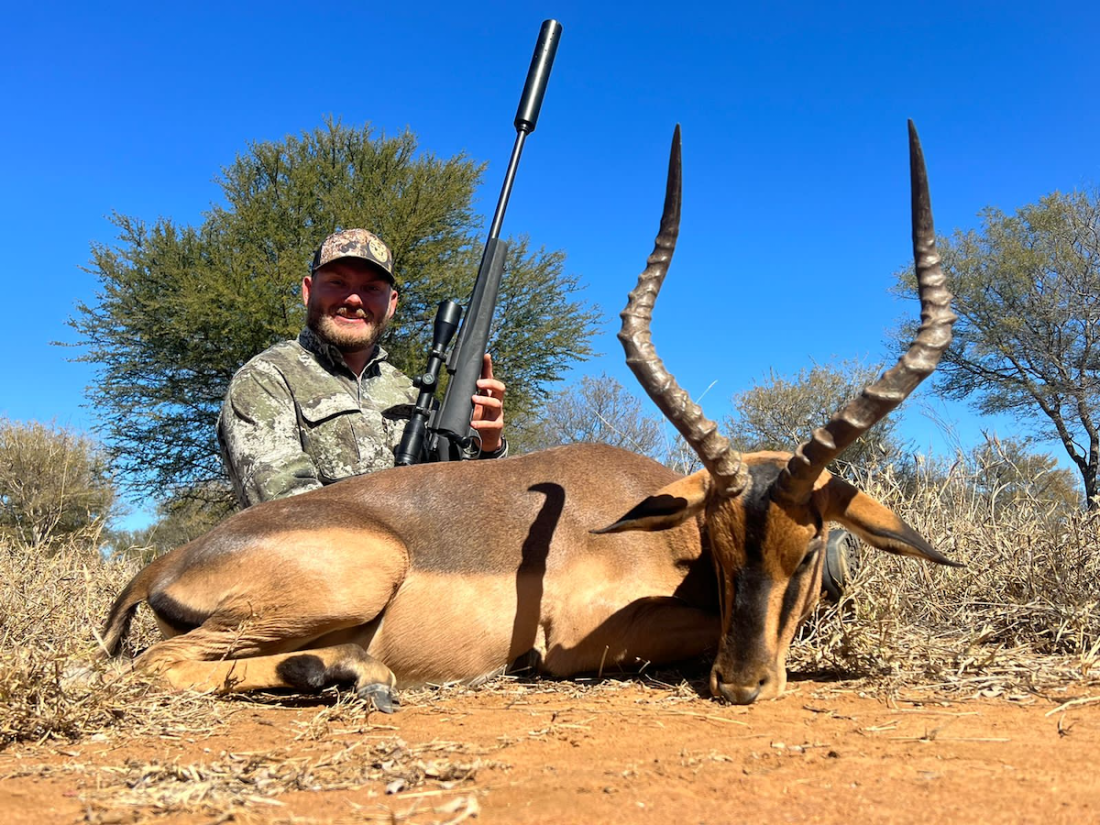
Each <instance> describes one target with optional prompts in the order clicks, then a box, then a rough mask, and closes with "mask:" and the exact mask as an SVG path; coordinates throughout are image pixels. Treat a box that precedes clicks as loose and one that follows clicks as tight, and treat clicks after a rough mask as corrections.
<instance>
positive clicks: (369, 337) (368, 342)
mask: <svg viewBox="0 0 1100 825" xmlns="http://www.w3.org/2000/svg"><path fill="white" fill-rule="evenodd" d="M338 314H339V313H338ZM346 317H349V318H364V319H367V318H368V316H367V314H366V313H365V312H363V311H362V310H359V311H358V312H356V311H355V310H346ZM389 323H390V320H389V318H383V319H382V320H381V321H380V322H379V321H369V320H368V321H367V323H365V324H363V325H362V326H361V327H359V328H357V329H349V328H348V327H343V326H340V325H338V324H337V322H336V321H334V320H333V319H332V316H331V315H329V314H328V313H326V312H325V311H324V310H322V309H321V308H320V307H318V306H311V307H309V308H308V311H307V313H306V326H308V327H309V328H310V329H311V330H313V332H314V334H315V335H316V336H317V337H318V338H320V339H321V340H322V341H324V342H325V343H327V344H332V346H334V347H336V348H337V349H338V350H340V351H341V352H359V351H361V350H366V349H373V348H374V345H375V344H376V343H378V339H379V338H381V337H382V333H384V332H385V331H386V327H388V326H389Z"/></svg>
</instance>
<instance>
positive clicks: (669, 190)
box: [619, 125, 748, 495]
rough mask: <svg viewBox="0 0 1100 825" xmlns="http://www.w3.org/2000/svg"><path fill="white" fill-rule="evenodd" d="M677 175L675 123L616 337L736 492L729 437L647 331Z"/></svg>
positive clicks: (671, 225)
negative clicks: (641, 259)
mask: <svg viewBox="0 0 1100 825" xmlns="http://www.w3.org/2000/svg"><path fill="white" fill-rule="evenodd" d="M680 178H681V172H680V126H679V125H677V126H676V131H675V132H674V133H673V135H672V150H671V152H670V153H669V158H668V184H667V186H666V188H665V207H664V214H662V216H661V229H660V231H659V232H658V233H657V240H656V241H655V242H654V245H653V253H652V254H651V255H650V256H649V258H648V259H647V261H646V268H645V269H644V270H643V271H642V274H641V275H639V276H638V285H637V286H636V287H634V290H633V291H632V292H631V293H630V297H629V298H628V299H627V302H626V309H624V310H623V311H622V312H621V313H620V314H619V317H620V318H622V319H623V325H622V329H621V330H620V331H619V340H620V341H621V342H622V344H623V349H624V350H625V351H626V363H627V364H628V365H629V366H630V369H631V370H633V371H634V375H635V376H637V378H638V381H639V383H640V384H641V385H642V387H643V388H644V389H645V391H646V392H647V393H648V394H649V397H650V398H652V399H653V402H654V403H655V404H656V405H657V406H658V407H659V408H660V410H661V412H663V413H664V414H665V417H666V418H668V420H669V421H671V422H672V425H673V426H674V427H676V429H677V430H679V431H680V434H681V435H682V436H683V437H684V439H685V440H686V441H687V443H688V444H689V445H690V446H691V448H692V449H693V450H694V451H695V452H696V454H698V456H699V458H700V460H701V461H702V462H703V466H704V467H706V468H707V470H708V471H709V472H710V474H711V476H712V477H713V479H714V482H715V485H716V487H717V489H718V490H719V491H720V492H723V493H725V494H727V495H737V494H738V493H740V492H741V491H742V490H743V489H744V488H745V486H746V484H747V483H748V475H747V473H746V472H745V469H744V467H743V466H742V464H741V455H740V454H739V453H738V452H737V451H736V450H734V449H733V448H732V447H730V443H729V441H727V440H726V439H725V437H723V436H722V435H721V434H720V433H719V432H718V427H717V425H715V424H714V422H712V421H709V420H708V419H707V418H706V417H705V416H704V415H703V410H702V409H701V408H700V407H699V405H698V404H696V403H695V402H694V401H692V400H691V396H690V395H688V394H687V393H686V392H684V390H683V389H681V388H680V385H679V384H677V383H676V379H675V378H673V377H672V375H671V374H670V373H669V372H668V371H667V370H666V369H665V365H664V364H663V363H661V359H660V358H659V357H658V356H657V351H656V350H655V349H654V347H653V341H652V337H651V336H650V332H649V324H650V321H651V320H652V319H653V305H654V304H655V303H656V301H657V293H659V292H660V291H661V284H662V283H663V282H664V279H665V275H666V274H667V273H668V265H669V262H670V261H671V260H672V253H673V251H674V250H675V249H676V236H677V235H678V234H679V233H680Z"/></svg>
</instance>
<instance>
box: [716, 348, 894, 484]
mask: <svg viewBox="0 0 1100 825" xmlns="http://www.w3.org/2000/svg"><path fill="white" fill-rule="evenodd" d="M879 372H880V368H879V367H878V366H866V365H864V364H861V363H859V362H855V361H844V362H841V363H839V364H815V365H814V366H813V367H812V368H810V369H803V370H801V371H800V372H799V373H798V374H797V375H794V376H782V375H779V374H777V373H776V372H775V371H774V370H773V371H772V372H770V373H769V375H768V377H767V379H765V380H763V381H760V382H758V383H757V384H756V385H754V386H753V387H750V388H749V389H747V390H745V391H743V392H740V393H737V394H736V395H734V396H733V398H732V399H731V404H732V406H733V414H732V415H730V416H728V417H727V418H726V419H725V420H724V422H723V424H724V428H725V429H726V430H727V431H729V432H730V433H731V436H730V440H731V442H732V443H733V444H734V446H735V447H736V448H737V449H739V450H743V451H745V452H749V451H753V450H782V451H784V452H791V451H793V450H794V448H795V447H797V446H798V445H799V444H801V443H802V442H803V441H805V440H806V439H807V438H809V437H810V433H811V432H813V430H814V429H815V428H817V427H821V426H824V424H825V423H826V422H827V421H829V419H830V418H832V416H833V414H834V413H836V412H837V411H838V410H839V409H841V408H842V407H843V406H844V405H845V404H846V403H847V402H848V401H850V400H851V399H852V398H854V397H855V396H856V395H858V394H859V392H860V391H861V390H862V389H863V388H864V387H866V386H867V385H868V384H870V383H871V382H872V381H874V380H875V379H876V378H877V377H878V374H879ZM899 420H900V419H899V417H898V416H897V414H896V413H895V414H894V415H892V416H891V417H889V418H885V419H883V420H882V421H880V422H879V423H878V424H876V425H875V426H874V427H873V428H872V429H871V430H869V431H868V432H866V433H864V434H863V435H861V436H860V437H859V438H858V439H856V441H855V443H854V444H852V446H850V447H849V448H848V449H847V450H845V451H844V454H843V456H842V457H841V458H838V459H837V461H836V462H834V465H835V466H830V469H831V470H835V471H838V472H841V473H844V472H845V471H846V470H847V468H848V467H866V466H877V465H880V464H882V463H884V462H889V461H891V460H893V458H895V457H896V456H897V454H898V452H899V450H900V447H899V444H898V441H897V437H896V435H895V428H896V427H897V424H898V421H899Z"/></svg>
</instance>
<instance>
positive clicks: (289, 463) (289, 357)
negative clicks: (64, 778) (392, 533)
mask: <svg viewBox="0 0 1100 825" xmlns="http://www.w3.org/2000/svg"><path fill="white" fill-rule="evenodd" d="M416 395H417V391H416V389H415V388H414V387H413V385H412V381H410V380H409V378H408V377H407V376H405V375H404V374H403V373H401V372H400V371H399V370H398V369H397V368H396V367H394V366H393V365H392V364H390V363H389V361H388V360H387V355H386V351H385V350H383V349H382V348H381V347H378V348H377V351H376V352H375V354H374V356H373V357H372V358H371V360H370V361H369V362H368V363H367V366H366V368H365V369H364V370H363V374H362V375H361V376H358V377H357V376H356V375H355V373H353V372H352V370H351V369H350V368H349V367H348V365H347V364H346V363H345V361H344V358H343V355H341V353H340V351H339V350H338V349H337V348H336V347H333V346H331V345H329V344H326V343H325V342H323V341H321V340H320V339H318V338H317V336H316V335H314V334H313V332H312V331H311V330H309V329H308V328H307V329H304V330H302V333H301V335H299V336H298V339H297V340H295V341H283V342H282V343H279V344H276V345H275V346H273V347H270V348H269V349H267V350H265V351H264V352H261V353H260V354H259V355H257V356H256V357H255V358H253V359H252V360H251V361H249V362H248V363H247V364H245V365H244V366H243V367H241V369H240V370H239V371H238V372H237V374H236V375H234V376H233V380H232V381H231V382H230V384H229V391H228V392H227V393H226V396H225V402H224V404H223V405H222V411H221V415H220V416H219V417H218V442H219V443H220V445H221V449H222V457H223V458H224V460H225V465H226V469H227V470H228V471H229V477H230V479H231V480H232V482H233V488H234V489H235V490H236V493H237V499H238V501H239V502H240V504H241V506H242V507H248V506H249V505H251V504H255V503H257V502H259V501H267V500H269V499H275V498H283V497H285V496H291V495H295V494H296V493H304V492H306V491H307V490H312V489H314V488H316V487H321V486H322V485H325V484H331V483H332V482H334V481H339V480H340V479H342V478H347V477H348V476H353V475H360V474H363V473H370V472H374V471H375V470H382V469H386V468H388V467H392V466H393V462H394V449H395V448H396V447H397V445H398V444H399V443H400V441H401V435H402V433H403V432H404V429H405V422H406V421H407V420H408V419H409V417H410V415H411V414H412V408H413V404H414V403H415V401H416Z"/></svg>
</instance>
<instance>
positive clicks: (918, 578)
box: [797, 463, 1100, 695]
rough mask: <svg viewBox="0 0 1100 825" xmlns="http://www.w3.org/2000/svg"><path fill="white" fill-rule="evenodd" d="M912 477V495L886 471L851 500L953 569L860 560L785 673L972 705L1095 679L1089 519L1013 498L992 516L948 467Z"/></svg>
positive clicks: (1095, 594)
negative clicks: (805, 672)
mask: <svg viewBox="0 0 1100 825" xmlns="http://www.w3.org/2000/svg"><path fill="white" fill-rule="evenodd" d="M975 472H980V470H979V471H975ZM924 475H925V477H924V478H920V479H918V483H917V484H916V485H913V484H912V483H911V482H910V483H909V484H908V485H906V486H907V487H909V488H914V487H915V489H916V490H917V491H918V492H917V493H916V494H912V493H910V494H905V493H904V492H903V489H902V484H901V483H900V482H899V481H898V479H897V478H896V477H895V476H894V474H893V473H892V472H891V470H890V469H889V468H888V469H887V470H886V471H885V472H883V473H879V474H875V475H870V476H869V477H867V478H864V479H863V480H862V483H861V485H860V486H861V487H862V488H863V489H864V490H866V491H867V492H869V493H871V494H872V495H875V496H876V497H877V498H879V499H880V500H882V501H884V502H887V503H888V504H890V505H891V506H892V507H894V508H895V510H896V512H898V514H899V515H901V516H902V518H904V519H905V520H906V521H907V522H908V523H909V524H910V525H912V526H913V527H914V528H916V529H917V531H918V532H920V533H921V534H922V535H923V536H925V537H926V538H927V539H928V540H929V541H930V542H931V544H932V545H933V546H934V547H936V548H937V549H939V550H941V551H942V552H944V553H945V554H946V555H948V556H949V557H951V558H952V559H953V560H955V561H960V562H963V563H964V564H966V568H965V569H948V568H945V567H938V566H934V565H927V564H921V563H917V562H914V561H913V560H911V559H902V558H892V557H889V556H887V555H885V554H882V553H878V552H877V551H874V550H871V549H867V548H864V549H863V550H862V551H861V554H860V558H859V559H857V572H856V576H855V580H854V582H853V584H852V586H851V587H850V588H849V589H848V591H847V593H846V599H845V603H844V604H842V605H840V606H839V607H838V608H836V609H833V610H830V611H826V612H825V613H823V614H822V615H819V616H818V617H816V619H815V621H814V622H813V623H812V625H811V627H810V628H808V630H809V632H811V633H812V634H813V636H814V643H813V644H812V645H806V646H802V647H800V648H799V649H798V651H797V662H798V663H800V664H801V665H802V666H804V667H809V668H834V669H839V670H841V671H845V672H849V673H855V674H861V675H867V676H874V677H876V678H877V680H878V681H879V682H880V683H881V684H882V685H886V686H891V687H896V686H899V685H904V684H910V685H919V686H922V687H933V688H937V689H941V690H945V691H951V692H959V691H961V692H965V693H971V694H972V693H982V694H984V695H1000V694H1004V693H1020V692H1029V691H1042V690H1044V689H1046V688H1047V687H1049V686H1051V685H1054V684H1064V683H1065V682H1067V681H1077V680H1090V679H1091V678H1094V677H1097V676H1100V674H1098V673H1093V672H1092V671H1093V667H1094V665H1095V664H1096V662H1097V659H1098V656H1100V590H1098V589H1097V586H1096V582H1097V581H1100V513H1095V512H1094V513H1085V512H1070V511H1067V510H1065V509H1064V508H1059V507H1058V506H1055V505H1051V504H1050V503H1048V502H1045V501H1041V500H1036V499H1034V498H1029V497H1028V496H1027V495H1026V494H1022V493H1018V494H1017V495H1016V496H1015V497H1014V498H1013V499H1012V500H1011V501H1001V502H998V501H997V500H996V499H991V498H990V497H989V496H988V495H986V494H984V493H983V491H982V490H981V488H980V486H979V484H978V481H979V479H977V478H976V477H975V476H974V475H971V474H968V472H967V471H966V470H965V469H964V467H963V465H962V464H961V463H960V464H957V465H955V466H954V467H952V468H951V469H950V470H949V471H948V472H946V473H944V472H943V471H942V468H936V469H935V471H933V472H926V473H924Z"/></svg>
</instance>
